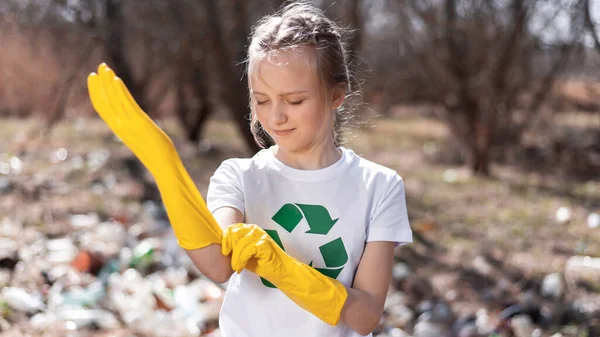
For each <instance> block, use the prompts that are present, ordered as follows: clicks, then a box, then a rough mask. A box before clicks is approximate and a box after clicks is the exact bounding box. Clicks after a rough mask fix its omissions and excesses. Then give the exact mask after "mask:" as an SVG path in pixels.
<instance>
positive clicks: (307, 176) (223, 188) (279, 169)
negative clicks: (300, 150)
mask: <svg viewBox="0 0 600 337" xmlns="http://www.w3.org/2000/svg"><path fill="white" fill-rule="evenodd" d="M340 149H341V150H342V153H343V154H342V157H341V158H340V159H339V160H338V161H337V162H336V163H334V164H332V165H330V166H328V167H326V168H323V169H319V170H299V169H294V168H291V167H289V166H286V165H284V164H283V163H282V162H281V161H279V160H278V159H277V158H276V157H275V155H274V154H273V152H272V149H265V150H261V151H260V152H258V153H257V154H256V155H255V156H254V157H252V158H245V159H240V158H234V159H228V160H225V161H224V162H223V163H222V164H221V165H220V167H219V168H218V169H217V170H216V171H215V173H214V175H213V176H212V177H211V179H210V185H209V188H208V193H207V206H208V209H209V210H210V211H211V212H214V211H215V210H216V209H218V208H220V207H224V206H229V207H234V208H237V209H239V210H240V211H241V212H242V214H244V222H245V223H251V224H256V225H258V226H261V227H262V228H264V229H265V230H266V231H267V233H269V234H270V235H271V237H273V238H274V239H275V241H276V242H278V244H280V246H283V249H284V250H285V251H286V252H287V253H288V254H289V255H291V256H293V257H294V258H296V259H298V260H299V261H301V262H304V263H306V264H309V265H311V266H313V267H315V268H317V269H318V270H320V271H321V272H322V273H324V274H325V275H328V276H330V277H333V278H336V279H337V280H339V281H340V282H342V283H343V284H344V285H346V286H347V287H351V286H352V283H353V280H354V275H355V272H356V268H357V267H358V263H359V262H360V258H361V256H362V253H363V250H364V246H365V242H369V241H392V242H396V246H399V245H402V244H405V243H410V242H412V231H411V229H410V225H409V222H408V215H407V211H406V201H405V196H404V183H403V181H402V178H401V177H400V176H399V175H398V174H397V173H396V172H395V171H393V170H392V169H389V168H386V167H384V166H382V165H379V164H376V163H373V162H371V161H369V160H366V159H364V158H362V157H360V156H358V155H356V154H355V153H354V151H352V150H350V149H347V148H344V147H341V148H340ZM384 267H385V266H384ZM269 285H270V284H269V283H268V281H266V280H265V281H264V282H263V280H262V279H261V278H260V277H259V276H258V275H256V274H254V273H252V272H249V271H247V270H243V271H242V272H241V273H240V274H237V273H234V274H233V275H232V276H231V278H230V279H229V281H228V284H227V290H226V293H225V298H224V301H223V305H222V307H221V312H220V317H219V325H220V329H221V331H222V333H223V334H224V336H225V337H268V336H273V337H281V336H286V337H295V336H298V337H300V336H301V337H320V336H328V337H337V336H339V337H350V336H352V337H355V336H360V335H359V334H358V333H356V332H354V331H353V330H352V329H350V328H349V327H347V326H346V325H344V324H343V323H342V322H341V321H340V323H339V324H338V325H337V326H331V325H329V324H327V323H325V322H323V321H321V320H320V319H318V318H317V317H316V316H314V315H312V314H311V313H310V312H308V311H306V310H304V309H302V308H301V307H299V306H298V305H297V304H295V303H294V302H292V300H290V299H289V298H288V297H286V296H285V294H283V293H282V292H281V291H280V290H278V289H277V288H274V287H270V286H269ZM271 286H272V285H271ZM368 336H371V334H369V335H368Z"/></svg>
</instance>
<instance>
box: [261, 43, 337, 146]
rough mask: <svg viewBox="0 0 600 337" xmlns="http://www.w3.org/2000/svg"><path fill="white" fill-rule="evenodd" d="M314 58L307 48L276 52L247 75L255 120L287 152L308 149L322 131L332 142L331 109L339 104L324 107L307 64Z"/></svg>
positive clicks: (315, 80) (312, 68) (317, 84)
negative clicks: (252, 72) (248, 76)
mask: <svg viewBox="0 0 600 337" xmlns="http://www.w3.org/2000/svg"><path fill="white" fill-rule="evenodd" d="M314 57H315V55H314V49H313V48H310V47H300V48H298V49H297V50H296V51H281V52H277V53H275V54H274V55H272V56H271V57H270V59H263V60H261V61H260V62H259V63H258V64H257V67H256V68H257V69H256V71H254V74H252V75H251V76H250V94H251V99H252V103H251V104H252V108H253V111H254V113H256V117H257V118H258V120H259V122H260V124H261V125H262V127H263V128H264V130H265V131H266V132H267V133H268V134H269V135H270V136H271V138H273V140H274V141H275V143H276V144H277V145H278V146H279V147H280V148H281V149H283V150H286V151H289V152H300V151H304V150H308V149H310V147H311V146H312V145H313V144H314V142H315V141H316V140H317V138H318V137H319V135H320V134H321V133H322V132H326V134H324V135H325V136H327V137H328V138H329V139H328V140H326V141H327V142H333V139H332V137H331V136H330V134H331V128H332V126H333V123H332V122H333V119H332V118H333V112H332V109H334V108H336V107H337V106H339V105H340V104H341V101H340V102H337V101H333V102H332V104H331V105H332V106H331V107H325V105H324V99H323V97H322V95H321V94H320V82H319V78H318V77H317V72H316V69H315V67H314V65H313V64H314V62H309V60H311V58H314ZM338 100H339V99H338ZM342 100H343V95H342ZM336 104H337V106H336ZM327 119H329V120H327ZM324 128H326V129H324Z"/></svg>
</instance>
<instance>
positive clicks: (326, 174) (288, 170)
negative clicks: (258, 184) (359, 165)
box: [264, 145, 352, 181]
mask: <svg viewBox="0 0 600 337" xmlns="http://www.w3.org/2000/svg"><path fill="white" fill-rule="evenodd" d="M273 146H275V145H273ZM273 146H272V147H270V148H267V149H264V151H265V152H266V156H267V158H268V160H269V162H270V164H271V165H270V166H271V167H272V168H273V169H274V170H275V171H277V172H279V173H280V174H282V175H283V176H285V177H287V178H290V179H293V180H301V181H321V180H326V179H330V178H332V177H334V176H335V175H339V174H340V173H341V172H342V170H343V168H344V166H345V165H346V164H349V163H350V162H351V161H352V156H351V152H352V151H351V150H349V149H347V148H345V147H343V146H340V147H338V149H340V150H341V151H342V155H341V156H340V158H339V159H338V160H337V161H336V162H335V163H333V164H331V165H329V166H327V167H324V168H321V169H316V170H302V169H297V168H293V167H290V166H287V165H286V164H284V163H283V162H281V161H280V160H279V159H277V157H275V154H274V153H273Z"/></svg>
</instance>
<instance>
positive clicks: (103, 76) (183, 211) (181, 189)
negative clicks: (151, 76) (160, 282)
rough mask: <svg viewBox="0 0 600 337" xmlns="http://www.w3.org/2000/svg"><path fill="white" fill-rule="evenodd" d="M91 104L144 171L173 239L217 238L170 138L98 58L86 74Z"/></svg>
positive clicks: (186, 242)
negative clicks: (152, 182) (94, 67)
mask: <svg viewBox="0 0 600 337" xmlns="http://www.w3.org/2000/svg"><path fill="white" fill-rule="evenodd" d="M88 90H89V94H90V98H91V101H92V105H93V106H94V109H95V110H96V112H98V114H99V115H100V117H102V119H103V120H104V121H105V122H106V124H108V126H109V127H110V128H111V130H112V131H113V132H114V134H115V135H116V136H117V137H119V138H120V139H121V140H122V141H123V143H124V144H125V145H127V147H128V148H129V149H130V150H131V151H132V152H133V153H134V154H135V155H136V156H137V158H139V160H140V161H141V162H142V163H143V164H144V166H146V168H147V169H148V170H149V171H150V173H151V174H152V176H153V177H154V179H155V180H156V184H157V186H158V189H159V191H160V194H161V197H162V199H163V202H164V204H165V208H166V210H167V215H168V217H169V220H170V222H171V226H172V227H173V230H174V231H175V236H176V237H177V239H178V241H179V245H180V246H181V247H182V248H184V249H198V248H202V247H205V246H208V245H209V244H213V243H214V244H221V237H222V235H223V231H222V230H221V227H219V225H218V224H217V222H216V220H215V219H214V217H213V216H212V214H211V213H210V212H209V210H208V208H207V207H206V203H205V202H204V199H203V198H202V195H201V194H200V192H199V191H198V189H197V188H196V185H194V182H193V180H192V178H191V177H190V175H189V174H188V172H187V171H186V169H185V167H184V166H183V163H182V161H181V158H180V157H179V154H178V153H177V150H176V149H175V146H174V145H173V142H172V141H171V139H170V138H169V136H167V134H166V133H165V132H164V131H163V130H161V129H160V128H159V127H158V126H157V125H156V124H155V123H154V122H153V121H152V119H150V117H148V115H147V114H146V113H145V112H144V111H143V110H142V109H141V108H140V107H139V106H138V104H137V102H136V101H135V100H134V98H133V97H132V96H131V94H130V93H129V90H128V89H127V87H126V86H125V85H124V84H123V81H122V80H121V79H120V78H118V77H117V76H116V75H115V73H114V72H113V71H112V70H111V69H110V68H109V67H108V66H107V65H106V64H104V63H102V64H101V65H100V66H99V67H98V74H95V73H91V74H90V75H89V76H88Z"/></svg>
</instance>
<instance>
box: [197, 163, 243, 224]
mask: <svg viewBox="0 0 600 337" xmlns="http://www.w3.org/2000/svg"><path fill="white" fill-rule="evenodd" d="M225 206H229V207H234V208H237V209H238V210H239V211H240V212H242V214H244V188H243V185H242V179H241V174H240V170H239V166H238V165H237V164H236V163H235V161H234V160H232V159H228V160H225V161H223V163H221V165H220V166H219V167H218V168H217V170H216V171H215V173H214V174H213V175H212V177H211V178H210V182H209V185H208V192H207V193H206V207H208V210H209V211H210V212H211V213H212V212H214V211H215V210H217V209H219V208H221V207H225Z"/></svg>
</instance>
